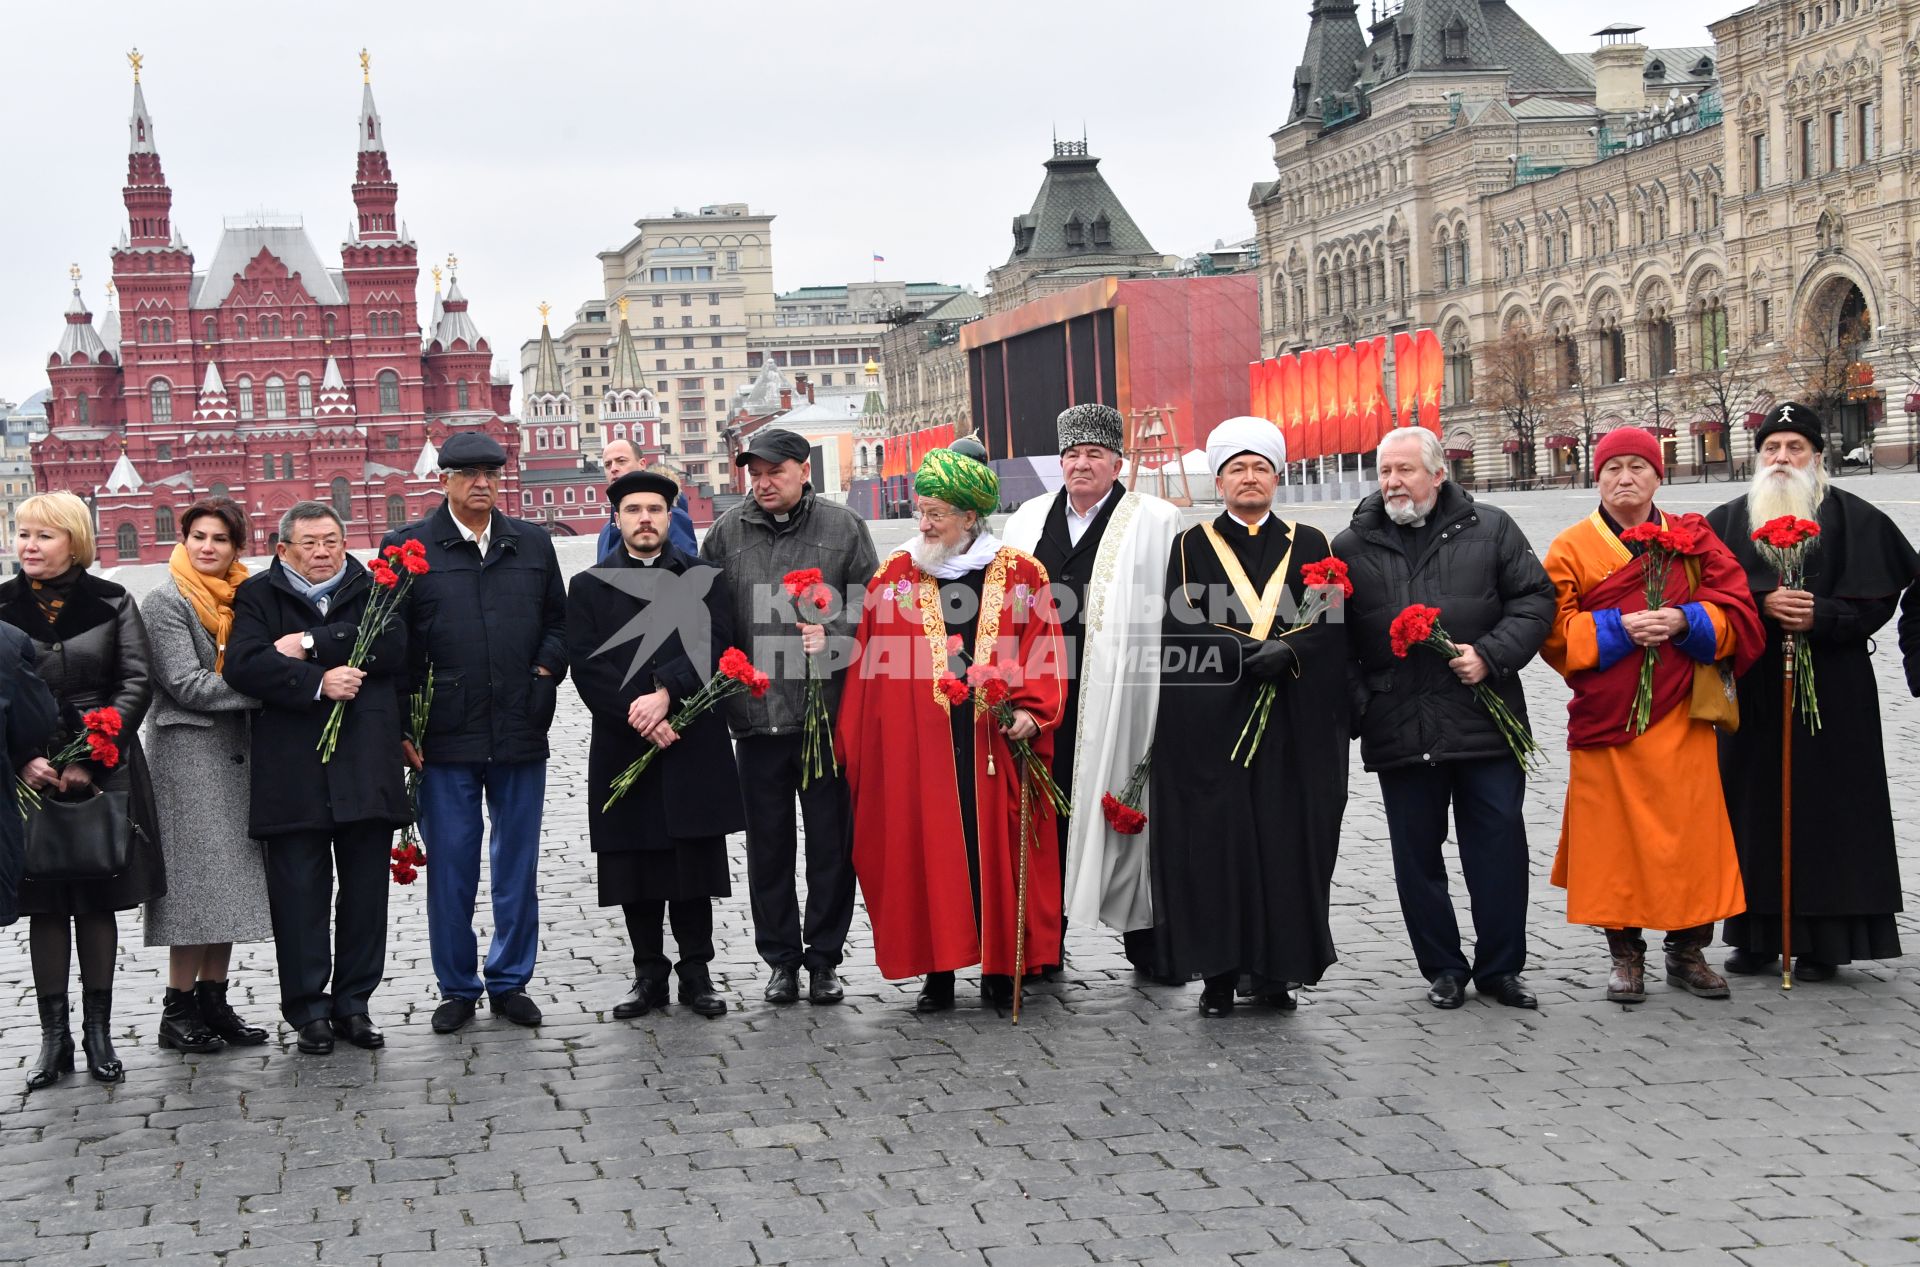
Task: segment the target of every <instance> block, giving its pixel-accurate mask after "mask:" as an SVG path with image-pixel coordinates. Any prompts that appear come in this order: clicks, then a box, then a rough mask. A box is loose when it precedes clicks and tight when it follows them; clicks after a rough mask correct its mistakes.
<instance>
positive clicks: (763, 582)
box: [700, 427, 875, 1004]
mask: <svg viewBox="0 0 1920 1267" xmlns="http://www.w3.org/2000/svg"><path fill="white" fill-rule="evenodd" d="M812 452H813V446H812V445H811V444H810V443H808V441H807V438H806V437H805V436H802V435H798V434H796V433H795V432H792V431H788V430H786V429H784V428H781V427H763V428H761V429H760V430H759V431H756V432H754V433H753V435H752V436H751V437H749V439H748V441H747V447H746V448H745V449H744V450H742V451H741V452H740V453H739V454H738V455H737V456H736V457H735V458H734V465H736V466H743V467H745V468H746V470H747V478H748V481H749V483H750V485H751V489H752V496H751V497H749V498H747V500H745V501H743V502H741V503H740V504H739V505H737V506H735V507H734V508H733V509H732V510H729V511H728V512H727V513H726V514H724V515H722V516H721V517H720V520H719V522H718V523H716V524H714V525H713V527H712V528H710V529H708V530H707V538H706V541H705V542H704V543H703V544H702V545H701V547H700V557H701V559H702V560H704V561H705V562H707V563H710V564H712V565H713V566H715V567H717V568H719V569H721V571H722V574H723V575H724V577H725V580H724V582H723V584H724V586H725V589H726V593H727V596H728V601H729V602H730V603H731V605H732V615H733V627H734V629H735V630H736V631H737V635H736V636H737V637H738V638H740V639H741V642H740V647H741V649H742V650H743V651H745V652H746V653H747V654H748V655H749V656H750V657H752V659H753V662H754V663H755V664H756V665H758V666H759V667H760V669H761V670H762V671H763V672H766V673H769V674H771V675H772V677H773V686H772V687H771V689H769V690H768V691H767V693H766V694H765V695H764V696H761V697H759V698H755V697H753V696H752V695H736V696H735V697H734V698H733V699H731V700H729V701H728V702H727V720H728V722H729V723H730V725H731V727H732V730H733V737H734V739H735V741H736V745H737V750H738V752H739V755H740V777H741V785H742V788H743V790H744V793H745V796H746V805H747V889H748V892H749V893H750V894H751V898H752V906H753V941H754V947H755V949H757V950H758V951H759V952H760V957H761V958H762V959H764V960H765V961H766V964H767V967H768V968H769V969H770V970H771V971H770V973H769V975H768V977H767V985H766V990H765V998H766V1000H767V1002H769V1003H792V1002H793V1001H794V1000H796V999H797V998H799V997H800V969H801V968H802V967H804V968H806V970H807V1001H808V1002H810V1003H818V1004H831V1003H838V1002H839V1001H840V1000H841V998H842V996H843V994H844V989H843V987H842V986H841V984H840V977H839V968H840V961H841V959H842V957H843V956H844V954H845V950H846V942H847V929H848V927H849V926H850V925H851V924H852V923H853V893H854V880H853V854H852V849H853V844H852V839H851V837H850V836H849V834H848V830H849V829H848V821H847V786H846V782H845V780H844V779H843V778H842V777H841V774H840V772H839V771H838V770H837V769H835V767H834V761H833V758H832V755H831V753H830V752H824V753H822V754H821V760H823V761H824V763H825V764H824V766H822V765H821V764H820V763H819V762H818V761H816V763H815V765H814V768H812V769H809V768H807V767H806V764H805V763H804V762H803V760H802V758H803V757H804V756H805V755H806V730H805V726H806V716H807V713H806V710H807V679H808V664H809V662H810V663H811V665H812V672H813V673H814V674H815V675H816V676H818V677H819V678H821V679H822V681H823V685H824V690H825V700H826V704H827V712H828V716H829V717H831V716H832V715H833V712H834V710H835V709H836V708H837V706H838V704H839V697H840V688H841V684H842V682H843V681H844V679H845V677H846V673H845V666H846V664H847V661H848V657H849V655H850V653H851V647H852V642H853V627H854V622H855V620H856V619H857V618H858V615H859V613H858V609H857V606H856V605H855V604H854V601H853V596H854V595H857V594H859V593H860V592H861V590H862V589H863V587H864V586H865V585H866V583H867V580H868V579H869V578H870V577H871V576H872V575H873V567H874V562H875V555H874V549H873V538H872V536H871V535H869V534H868V532H867V525H866V521H865V520H863V519H861V518H860V516H858V515H856V514H854V513H853V512H852V511H851V510H848V509H847V508H846V507H845V506H842V505H840V504H839V503H838V502H831V501H827V500H825V499H823V498H821V497H820V496H819V495H818V494H816V493H815V492H814V489H813V484H812V482H811V480H812V477H813V468H812V465H811V463H810V461H809V459H810V457H811V455H812ZM813 568H818V569H819V571H820V584H821V585H822V586H824V587H825V590H826V591H827V594H826V599H827V605H826V606H825V607H821V606H818V605H817V604H816V603H815V602H814V601H813V600H812V599H811V598H802V597H797V596H795V595H792V594H789V593H787V592H786V590H785V588H784V587H783V585H782V581H783V580H784V578H785V577H786V576H787V575H788V574H789V573H792V572H802V571H807V570H809V569H813ZM831 738H832V732H831V731H830V730H829V731H828V732H827V733H826V734H825V735H822V736H820V742H821V743H823V744H830V742H831ZM796 798H797V799H798V802H799V808H800V818H801V820H802V821H804V822H805V824H806V874H807V905H806V913H805V916H804V918H803V917H802V914H801V909H800V903H799V900H798V899H797V897H796V896H795V894H794V865H795V856H796V854H798V852H799V847H800V846H799V834H798V831H797V824H796V822H795V815H794V804H795V800H796Z"/></svg>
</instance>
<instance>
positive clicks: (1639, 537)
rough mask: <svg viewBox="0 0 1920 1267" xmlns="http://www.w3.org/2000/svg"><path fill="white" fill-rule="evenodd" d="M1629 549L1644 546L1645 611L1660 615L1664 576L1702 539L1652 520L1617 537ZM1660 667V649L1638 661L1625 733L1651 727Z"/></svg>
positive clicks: (1688, 528) (1692, 529)
mask: <svg viewBox="0 0 1920 1267" xmlns="http://www.w3.org/2000/svg"><path fill="white" fill-rule="evenodd" d="M1620 541H1621V544H1623V545H1628V546H1634V545H1639V546H1645V547H1646V548H1645V550H1644V551H1643V552H1642V553H1641V555H1640V574H1641V576H1642V577H1643V578H1644V579H1645V581H1646V594H1647V610H1648V611H1659V610H1660V609H1661V608H1662V607H1663V606H1664V605H1665V604H1666V598H1667V574H1668V573H1669V572H1671V571H1672V570H1673V563H1674V560H1675V559H1678V558H1680V557H1681V556H1682V555H1688V554H1698V553H1699V552H1700V548H1701V545H1702V544H1703V538H1702V536H1701V532H1700V530H1699V528H1698V527H1696V526H1694V525H1692V524H1685V523H1674V524H1672V525H1670V526H1664V527H1663V526H1662V525H1661V524H1659V523H1657V522H1655V521H1654V520H1651V519H1649V520H1647V522H1645V523H1643V524H1635V525H1634V526H1633V527H1631V528H1629V529H1627V530H1626V531H1625V532H1623V533H1621V534H1620ZM1659 663H1660V648H1659V647H1647V648H1646V655H1644V656H1642V657H1641V659H1640V686H1639V688H1638V689H1637V690H1635V691H1634V693H1633V711H1632V712H1631V713H1629V714H1628V716H1627V729H1629V730H1631V731H1632V732H1633V733H1634V734H1636V735H1644V734H1646V733H1647V727H1648V726H1650V725H1652V724H1653V670H1654V667H1655V666H1656V665H1658V664H1659Z"/></svg>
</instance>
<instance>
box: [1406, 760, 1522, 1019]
mask: <svg viewBox="0 0 1920 1267" xmlns="http://www.w3.org/2000/svg"><path fill="white" fill-rule="evenodd" d="M1526 786H1527V784H1526V776H1525V773H1524V772H1523V771H1522V770H1521V769H1520V764H1519V762H1517V761H1515V760H1514V759H1513V758H1512V757H1485V758H1481V759H1479V760H1475V761H1450V762H1446V763H1444V764H1441V765H1433V766H1401V767H1398V768H1396V769H1392V770H1382V771H1380V795H1381V799H1382V800H1383V801H1384V802H1385V803H1386V811H1387V831H1388V833H1389V834H1390V835H1391V836H1392V838H1393V878H1394V884H1395V887H1397V888H1398V889H1399V890H1400V913H1401V915H1402V916H1403V917H1404V918H1405V919H1406V922H1407V936H1408V937H1409V938H1410V939H1411V940H1412V942H1413V953H1414V958H1415V959H1416V960H1417V961H1418V962H1419V964H1420V972H1421V974H1422V975H1423V976H1425V977H1426V978H1427V980H1429V981H1431V980H1433V979H1434V978H1435V977H1437V976H1439V975H1440V974H1441V973H1443V972H1446V973H1453V974H1456V975H1458V976H1462V977H1465V976H1468V975H1471V976H1472V977H1473V980H1474V982H1475V984H1477V985H1482V986H1491V985H1493V984H1494V983H1496V982H1497V981H1498V980H1499V979H1500V978H1502V977H1506V976H1509V975H1511V974H1513V973H1516V972H1519V971H1520V970H1521V969H1522V968H1523V967H1525V966H1526V962H1527V829H1526V825H1525V823H1524V822H1522V821H1521V817H1520V810H1521V798H1522V797H1523V796H1524V795H1525V793H1526ZM1449 802H1451V803H1452V805H1453V821H1454V827H1455V833H1456V837H1457V839H1458V840H1459V842H1460V869H1461V871H1462V872H1464V873H1465V876H1466V881H1467V897H1468V899H1469V901H1470V903H1471V905H1472V909H1473V934H1474V947H1473V963H1472V965H1471V967H1469V965H1468V963H1467V959H1466V956H1465V955H1463V954H1461V952H1460V926H1459V924H1458V922H1456V920H1455V919H1454V915H1453V898H1452V897H1451V896H1450V895H1449V894H1448V892H1447V865H1446V860H1445V857H1444V856H1443V855H1442V853H1441V845H1442V843H1443V842H1444V841H1445V840H1446V838H1447V805H1448V803H1449Z"/></svg>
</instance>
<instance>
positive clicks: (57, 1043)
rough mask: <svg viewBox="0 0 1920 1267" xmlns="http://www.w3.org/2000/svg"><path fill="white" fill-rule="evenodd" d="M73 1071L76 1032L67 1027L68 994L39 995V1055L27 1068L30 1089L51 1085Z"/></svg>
mask: <svg viewBox="0 0 1920 1267" xmlns="http://www.w3.org/2000/svg"><path fill="white" fill-rule="evenodd" d="M72 1072H73V1031H71V1030H69V1029H68V1028H67V996H66V995H64V994H43V995H41V996H40V1054H39V1055H38V1056H35V1057H34V1059H33V1066H32V1068H30V1069H28V1070H27V1090H28V1091H29V1092H32V1091H38V1090H40V1088H42V1087H50V1086H52V1085H53V1084H54V1083H56V1082H58V1081H60V1079H61V1078H63V1077H65V1076H66V1075H68V1074H70V1073H72Z"/></svg>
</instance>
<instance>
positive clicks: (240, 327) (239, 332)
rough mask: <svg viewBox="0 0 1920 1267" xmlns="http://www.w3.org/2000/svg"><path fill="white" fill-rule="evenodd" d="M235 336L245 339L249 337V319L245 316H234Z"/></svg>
mask: <svg viewBox="0 0 1920 1267" xmlns="http://www.w3.org/2000/svg"><path fill="white" fill-rule="evenodd" d="M233 337H234V338H236V339H244V338H246V337H247V319H246V318H245V317H241V316H236V317H234V319H233Z"/></svg>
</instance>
